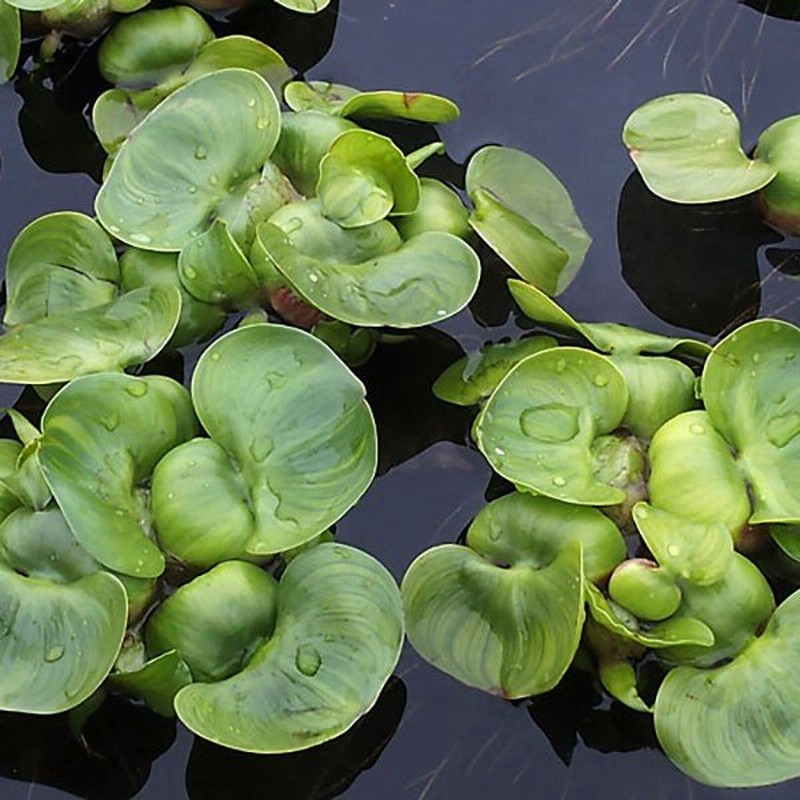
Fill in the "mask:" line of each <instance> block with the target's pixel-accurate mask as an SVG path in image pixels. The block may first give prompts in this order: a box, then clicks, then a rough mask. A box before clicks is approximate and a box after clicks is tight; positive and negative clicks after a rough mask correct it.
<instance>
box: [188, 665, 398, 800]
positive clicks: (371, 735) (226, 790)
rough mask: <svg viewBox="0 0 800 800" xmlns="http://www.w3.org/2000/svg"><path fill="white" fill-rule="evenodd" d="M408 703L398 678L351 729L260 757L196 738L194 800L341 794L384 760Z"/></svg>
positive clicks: (321, 798) (321, 799)
mask: <svg viewBox="0 0 800 800" xmlns="http://www.w3.org/2000/svg"><path fill="white" fill-rule="evenodd" d="M405 707H406V688H405V685H404V684H403V682H402V681H401V680H400V679H399V678H396V677H393V678H391V679H390V680H389V683H387V684H386V686H385V688H384V690H383V692H382V693H381V696H380V697H379V698H378V702H377V703H376V704H375V706H374V707H373V708H372V710H371V711H370V712H369V713H368V714H367V715H366V716H365V717H363V718H362V719H361V720H360V721H359V722H358V723H356V725H354V726H353V727H352V728H351V729H350V730H349V731H348V732H347V733H345V734H343V735H342V736H340V737H339V738H337V739H334V740H333V741H331V742H327V743H326V744H323V745H320V746H319V747H314V748H312V749H311V750H305V751H302V752H299V753H288V754H286V755H282V756H259V755H252V754H248V753H237V752H235V751H232V750H226V749H225V748H222V747H218V746H216V745H214V744H211V743H210V742H207V741H204V740H202V739H195V743H194V746H193V747H192V752H191V755H190V756H189V765H188V767H187V770H186V789H187V792H188V795H189V797H190V798H191V800H221V798H225V800H251V798H256V797H261V796H263V795H264V794H265V792H266V787H269V793H270V794H271V795H274V796H275V797H280V798H281V800H327V798H330V797H336V796H337V795H339V794H341V793H342V792H343V791H344V790H345V789H347V787H348V786H350V784H351V783H352V782H353V781H354V780H355V779H356V778H357V777H358V775H359V774H360V773H361V772H363V771H364V770H366V769H369V768H370V767H371V766H372V765H373V764H374V763H375V762H376V761H377V759H378V757H379V756H380V754H381V752H382V751H383V749H384V748H385V747H386V745H387V744H389V742H390V741H391V739H392V737H393V736H394V733H395V731H396V730H397V726H398V725H399V724H400V719H401V718H402V716H403V711H404V710H405Z"/></svg>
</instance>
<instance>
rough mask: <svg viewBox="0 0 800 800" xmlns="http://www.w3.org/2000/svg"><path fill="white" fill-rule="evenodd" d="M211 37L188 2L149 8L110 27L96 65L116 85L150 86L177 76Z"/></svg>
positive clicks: (129, 87) (119, 86) (204, 22)
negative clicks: (166, 6)
mask: <svg viewBox="0 0 800 800" xmlns="http://www.w3.org/2000/svg"><path fill="white" fill-rule="evenodd" d="M213 39H214V32H213V31H212V30H211V28H210V27H209V26H208V23H207V22H206V21H205V20H204V19H203V17H202V16H201V15H200V14H198V13H197V11H195V10H194V9H192V8H189V7H188V6H175V7H174V8H159V9H148V10H147V11H143V12H142V13H141V14H136V15H134V16H130V17H126V18H125V19H122V20H120V21H119V22H118V23H117V24H116V25H115V26H114V27H113V28H112V29H111V31H109V33H108V35H107V36H106V37H105V38H104V39H103V43H102V45H100V50H99V51H98V53H97V66H98V67H99V69H100V73H101V75H102V76H103V77H104V78H105V79H106V80H107V81H108V82H109V83H113V84H114V85H115V86H116V87H117V88H122V89H145V88H147V89H149V88H152V87H154V86H157V85H158V84H160V83H163V82H165V81H167V80H169V79H171V78H175V76H179V75H180V74H181V73H182V72H183V71H184V70H185V69H186V68H187V67H188V66H189V65H190V64H191V63H192V61H193V60H194V58H195V57H196V56H197V54H198V52H199V51H200V49H201V48H202V47H203V45H205V44H207V43H208V42H210V41H212V40H213ZM166 94H168V90H166V89H165V91H164V95H166Z"/></svg>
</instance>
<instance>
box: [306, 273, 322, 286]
mask: <svg viewBox="0 0 800 800" xmlns="http://www.w3.org/2000/svg"><path fill="white" fill-rule="evenodd" d="M308 279H309V280H310V281H311V283H316V282H317V281H318V280H319V275H317V273H316V272H309V273H308Z"/></svg>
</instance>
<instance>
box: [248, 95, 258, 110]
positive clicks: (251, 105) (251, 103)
mask: <svg viewBox="0 0 800 800" xmlns="http://www.w3.org/2000/svg"><path fill="white" fill-rule="evenodd" d="M247 107H248V108H255V107H256V99H255V97H251V98H250V99H249V100H248V101H247Z"/></svg>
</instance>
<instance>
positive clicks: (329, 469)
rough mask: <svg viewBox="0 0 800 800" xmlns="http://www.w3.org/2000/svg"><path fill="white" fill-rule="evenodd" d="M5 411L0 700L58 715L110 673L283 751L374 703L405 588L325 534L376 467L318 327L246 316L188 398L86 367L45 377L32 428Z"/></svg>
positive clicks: (171, 387) (136, 689) (368, 424)
mask: <svg viewBox="0 0 800 800" xmlns="http://www.w3.org/2000/svg"><path fill="white" fill-rule="evenodd" d="M301 397H302V398H303V400H302V401H300V398H301ZM15 425H16V429H17V432H18V435H19V436H20V438H21V440H22V444H20V443H17V442H14V441H10V440H4V441H3V442H2V451H1V452H2V459H3V464H2V476H1V478H0V498H1V499H2V517H3V521H2V523H0V543H2V546H1V547H0V555H1V557H0V582H1V583H2V587H0V633H2V637H0V663H2V666H3V675H4V678H3V681H2V686H0V707H2V708H3V709H4V710H10V711H23V712H28V713H38V714H43V713H49V714H52V713H57V712H59V711H63V710H66V709H70V708H74V707H75V706H77V705H79V704H80V703H82V702H84V701H85V700H86V699H87V698H89V697H90V696H91V695H92V694H93V693H94V692H95V691H96V690H97V689H98V687H99V686H100V684H101V683H103V681H105V680H106V679H109V680H110V681H111V682H112V683H113V684H114V685H116V686H117V687H118V688H119V689H121V690H122V691H125V692H127V693H130V694H133V695H134V696H138V697H141V698H143V699H144V700H146V701H147V703H148V704H149V705H150V706H151V707H152V708H153V709H154V710H156V711H158V712H159V713H162V714H172V713H177V715H178V716H179V718H180V719H181V720H182V721H183V722H184V723H185V724H186V725H187V726H188V727H189V728H190V729H191V730H193V731H194V732H195V733H197V734H198V735H200V736H202V737H204V738H206V739H209V740H211V741H214V742H217V743H220V744H223V745H226V746H228V747H232V748H235V749H240V750H246V751H250V752H287V751H292V750H298V749H303V748H306V747H310V746H312V745H314V744H317V743H319V742H322V741H326V740H328V739H330V738H333V737H335V736H337V735H338V734H340V733H342V732H343V731H344V730H346V729H347V728H349V727H350V726H351V725H352V724H353V723H354V722H355V721H356V720H357V719H358V718H359V717H360V716H361V715H362V714H363V713H364V712H365V711H366V710H367V709H369V708H370V707H371V706H372V704H373V703H374V702H375V700H376V698H377V697H378V694H379V693H380V691H381V689H382V687H383V685H384V684H385V682H386V680H387V679H388V678H389V676H390V675H391V672H392V670H393V669H394V666H395V664H396V662H397V659H398V657H399V654H400V649H401V647H402V642H403V613H402V605H401V600H400V594H399V591H398V588H397V585H396V584H395V582H394V580H393V579H392V578H391V576H390V575H389V574H388V573H387V572H386V570H385V569H384V568H383V567H382V566H380V564H378V563H377V562H376V561H375V560H374V559H373V558H371V557H370V556H368V555H366V554H365V553H363V552H361V551H358V550H356V549H354V548H352V547H347V546H344V545H341V544H335V543H333V542H330V541H329V539H330V536H329V535H328V534H326V531H327V529H328V527H329V526H330V525H332V524H333V523H334V522H335V521H336V520H337V519H339V518H340V517H341V516H342V515H343V514H344V513H345V512H346V511H347V509H349V508H350V507H351V506H352V505H353V503H355V502H356V500H357V499H358V498H359V497H360V496H361V495H362V494H363V492H364V491H365V490H366V488H367V487H368V486H369V484H370V482H371V480H372V478H373V475H374V473H375V467H376V463H377V437H376V431H375V424H374V421H373V418H372V413H371V411H370V409H369V407H368V406H367V404H366V402H365V400H364V389H363V386H362V385H361V384H360V382H359V381H358V380H356V378H355V377H354V376H353V375H352V374H351V373H350V372H349V370H348V369H347V368H346V367H345V366H344V364H342V363H341V362H340V361H339V359H338V358H337V357H336V356H335V355H334V354H333V353H332V351H330V349H329V348H328V347H327V346H326V345H325V344H324V343H322V342H320V341H319V340H318V339H316V338H314V337H313V336H311V335H310V334H307V333H304V332H302V331H298V330H295V329H292V328H286V327H284V326H279V325H272V324H252V325H248V326H245V327H243V328H240V329H238V330H235V331H233V332H231V333H229V334H227V335H225V336H224V337H222V338H220V339H218V340H217V341H216V342H215V343H214V344H213V345H212V346H211V347H209V348H208V349H207V350H206V352H205V353H204V355H203V357H202V358H201V359H200V362H199V363H198V366H197V369H196V371H195V373H194V377H193V381H192V389H191V396H190V394H189V393H188V392H187V391H186V390H185V389H184V388H183V387H182V386H181V385H180V384H178V383H176V382H174V381H172V380H171V379H169V378H165V377H161V376H148V377H135V376H131V375H126V374H123V373H98V374H94V375H88V376H85V377H82V378H79V379H76V380H74V381H72V382H70V383H69V384H68V385H67V386H66V387H64V388H63V389H62V390H61V391H59V392H58V393H57V394H56V395H55V397H54V398H53V399H52V400H51V401H50V403H49V404H48V406H47V408H46V410H45V412H44V415H43V417H42V421H41V431H39V430H37V429H36V428H34V427H33V426H32V425H31V424H30V423H28V422H27V421H26V420H24V418H22V417H20V416H18V415H17V416H15ZM200 432H202V433H204V434H205V436H198V433H200ZM320 538H321V539H322V541H321V542H320V543H318V542H319V541H320ZM310 544H315V545H316V546H314V547H309V545H310ZM279 555H280V558H278V556H279ZM168 563H169V564H172V567H171V568H169V567H168V566H167V565H168ZM266 567H270V569H267V568H266ZM278 573H280V580H276V578H275V577H274V575H275V574H278ZM231 609H235V610H236V613H235V615H234V617H235V623H234V624H232V617H231Z"/></svg>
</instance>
